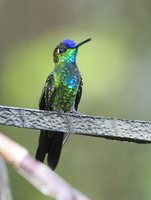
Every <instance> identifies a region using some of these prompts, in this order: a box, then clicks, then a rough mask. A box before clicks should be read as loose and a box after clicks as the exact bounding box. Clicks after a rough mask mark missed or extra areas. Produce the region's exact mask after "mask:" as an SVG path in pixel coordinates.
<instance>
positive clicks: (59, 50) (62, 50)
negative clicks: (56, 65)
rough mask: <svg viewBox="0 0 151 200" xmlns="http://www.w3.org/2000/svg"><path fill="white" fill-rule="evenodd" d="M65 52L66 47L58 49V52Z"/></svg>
mask: <svg viewBox="0 0 151 200" xmlns="http://www.w3.org/2000/svg"><path fill="white" fill-rule="evenodd" d="M63 52H65V49H61V48H58V49H57V54H60V53H63Z"/></svg>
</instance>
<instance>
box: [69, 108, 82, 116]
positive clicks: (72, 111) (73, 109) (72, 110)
mask: <svg viewBox="0 0 151 200" xmlns="http://www.w3.org/2000/svg"><path fill="white" fill-rule="evenodd" d="M70 113H71V114H76V115H81V113H80V112H78V111H76V110H75V108H74V107H73V108H72V109H71V110H70Z"/></svg>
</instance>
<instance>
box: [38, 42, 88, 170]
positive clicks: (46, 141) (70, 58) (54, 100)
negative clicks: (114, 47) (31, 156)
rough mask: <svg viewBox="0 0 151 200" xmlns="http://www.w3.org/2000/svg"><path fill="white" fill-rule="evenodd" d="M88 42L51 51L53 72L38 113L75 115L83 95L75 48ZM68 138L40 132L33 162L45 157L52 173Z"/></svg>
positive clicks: (43, 92) (66, 45)
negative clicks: (73, 113) (57, 112)
mask: <svg viewBox="0 0 151 200" xmlns="http://www.w3.org/2000/svg"><path fill="white" fill-rule="evenodd" d="M90 40H91V38H89V39H87V40H84V41H83V42H81V43H79V44H76V43H75V42H74V41H73V40H70V39H66V40H63V41H62V42H61V43H60V44H59V45H58V46H57V47H56V48H55V50H54V53H53V61H54V64H55V68H54V71H53V72H52V73H51V74H50V75H49V76H48V78H47V80H46V83H45V86H44V88H43V91H42V95H41V97H40V102H39V109H40V110H47V111H59V112H60V111H61V112H76V111H77V109H78V104H79V102H80V98H81V94H82V78H81V75H80V72H79V69H78V67H77V64H76V56H77V52H78V48H79V47H80V46H81V45H83V44H85V43H86V42H89V41H90ZM67 137H68V134H64V133H58V132H52V131H46V130H42V131H40V136H39V145H38V148H37V152H36V156H35V157H36V159H37V160H39V161H41V162H43V161H44V159H45V156H46V154H48V155H47V161H48V165H49V167H50V168H51V169H53V170H54V169H55V168H56V166H57V164H58V161H59V157H60V153H61V149H62V144H63V143H64V141H65V140H66V139H67Z"/></svg>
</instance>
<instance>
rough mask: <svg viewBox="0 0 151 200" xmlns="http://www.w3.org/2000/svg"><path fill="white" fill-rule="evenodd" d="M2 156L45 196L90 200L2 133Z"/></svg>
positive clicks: (0, 152)
mask: <svg viewBox="0 0 151 200" xmlns="http://www.w3.org/2000/svg"><path fill="white" fill-rule="evenodd" d="M8 147H9V148H8ZM0 155H1V156H2V157H3V158H4V159H5V160H6V161H7V162H9V163H10V164H11V165H13V166H14V167H15V168H16V170H17V171H18V172H19V173H20V174H21V175H22V176H24V178H26V179H27V180H28V181H29V182H30V183H31V184H33V185H34V186H35V187H36V188H37V189H38V190H40V191H41V192H42V193H43V194H45V195H47V196H49V197H53V198H55V199H57V200H63V199H65V200H90V199H89V198H88V197H86V196H85V195H83V194H82V193H80V192H79V191H77V190H76V189H74V188H73V187H71V186H70V185H69V184H68V183H66V182H65V181H64V180H63V179H62V178H61V177H59V176H58V175H57V174H56V173H55V172H54V171H52V170H51V169H49V168H48V167H47V166H46V165H44V164H42V163H40V162H38V161H36V160H35V159H33V158H32V157H31V156H30V155H29V154H28V151H27V150H26V149H25V148H23V147H22V146H20V145H19V144H17V143H15V142H14V141H12V140H11V139H9V138H8V137H6V136H4V135H3V134H1V133H0ZM2 200H4V199H2ZM5 200H6V199H5ZM7 200H8V199H7Z"/></svg>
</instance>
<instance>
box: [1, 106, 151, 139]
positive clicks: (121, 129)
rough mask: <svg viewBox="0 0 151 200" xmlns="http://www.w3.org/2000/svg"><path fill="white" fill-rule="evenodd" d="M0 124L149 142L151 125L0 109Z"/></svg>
mask: <svg viewBox="0 0 151 200" xmlns="http://www.w3.org/2000/svg"><path fill="white" fill-rule="evenodd" d="M0 125H8V126H16V127H20V128H30V129H45V130H51V131H58V132H64V133H72V134H79V135H88V136H94V137H100V138H107V139H112V140H121V141H127V142H135V143H151V122H149V121H139V120H126V119H116V118H115V119H113V118H110V117H108V118H107V117H95V116H87V115H82V114H63V113H57V112H47V111H40V110H34V109H24V108H15V107H8V106H0Z"/></svg>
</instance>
